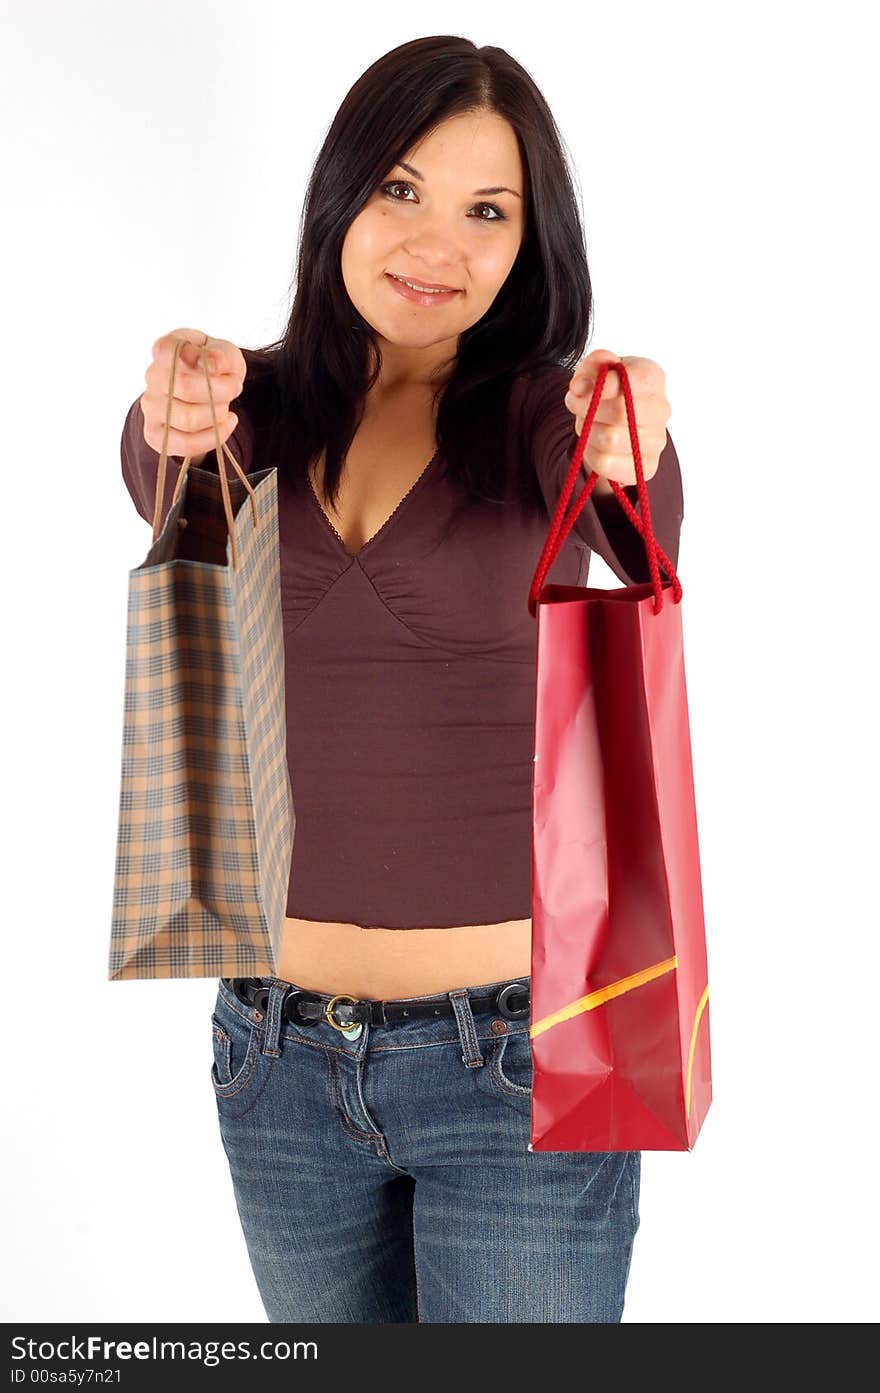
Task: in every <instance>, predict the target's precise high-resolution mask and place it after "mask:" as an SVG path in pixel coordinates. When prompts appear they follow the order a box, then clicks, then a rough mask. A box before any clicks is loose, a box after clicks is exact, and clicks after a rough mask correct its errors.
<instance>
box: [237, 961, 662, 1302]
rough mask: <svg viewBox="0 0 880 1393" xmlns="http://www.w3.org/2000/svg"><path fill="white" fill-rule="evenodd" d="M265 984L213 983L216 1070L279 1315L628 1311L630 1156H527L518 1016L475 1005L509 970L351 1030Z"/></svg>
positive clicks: (246, 1206)
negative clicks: (291, 1013)
mask: <svg viewBox="0 0 880 1393" xmlns="http://www.w3.org/2000/svg"><path fill="white" fill-rule="evenodd" d="M515 980H516V981H518V982H523V983H525V984H528V983H529V980H530V979H529V978H528V977H521V978H516V979H515ZM259 981H260V982H261V984H262V985H263V986H266V987H269V988H271V990H270V992H269V998H268V1001H267V1003H266V1011H265V1015H263V1014H261V1013H260V1012H259V1011H255V1010H254V1008H252V1007H249V1006H247V1005H245V1004H243V1003H242V1002H240V1001H239V1000H238V999H237V998H236V997H235V996H234V995H233V994H232V992H231V991H229V990H228V988H227V987H226V985H225V984H224V983H223V982H222V981H221V982H220V983H219V986H218V992H217V1000H216V1003H215V1007H214V1014H213V1017H212V1032H213V1053H214V1062H213V1066H212V1069H211V1082H212V1086H213V1089H214V1093H215V1095H216V1101H217V1110H218V1118H219V1124H220V1134H221V1138H222V1141H223V1146H224V1149H225V1151H226V1155H227V1157H228V1160H229V1166H230V1171H231V1175H232V1184H233V1190H234V1194H235V1201H236V1205H237V1208H238V1214H239V1218H240V1220H241V1226H242V1229H243V1232H244V1239H245V1242H246V1244H247V1250H248V1255H249V1257H250V1262H251V1266H252V1268H253V1272H254V1276H255V1278H256V1282H257V1286H258V1288H259V1292H260V1297H261V1299H262V1302H263V1306H264V1307H265V1310H266V1314H267V1316H268V1318H269V1320H270V1321H295V1322H299V1321H302V1322H308V1321H327V1322H357V1323H361V1322H367V1323H370V1324H375V1323H378V1322H386V1321H389V1322H401V1321H430V1322H438V1321H441V1322H452V1323H457V1322H504V1321H525V1322H529V1321H536V1322H543V1323H546V1322H554V1323H557V1322H583V1321H590V1322H619V1321H620V1319H621V1315H622V1312H623V1302H624V1290H625V1287H626V1282H627V1278H628V1275H629V1268H630V1259H631V1256H632V1246H633V1240H634V1238H635V1234H636V1230H637V1229H638V1226H639V1215H638V1197H639V1178H640V1165H641V1153H640V1152H638V1151H623V1152H549V1151H544V1152H541V1151H538V1152H531V1151H529V1150H528V1142H529V1109H530V1090H531V1067H532V1066H531V1050H530V1045H529V1037H528V1017H527V1016H526V1017H525V1018H523V1019H518V1020H506V1019H505V1018H504V1016H502V1015H501V1014H500V1013H496V1012H494V1011H493V1012H492V1013H491V1014H485V1015H481V1014H475V1013H474V1012H473V1011H472V1010H471V1002H472V1001H473V1000H475V999H476V998H479V997H484V996H486V995H490V996H494V995H496V994H497V992H498V990H499V989H500V987H501V986H502V985H504V984H503V983H501V982H494V983H487V984H483V985H480V986H475V987H470V988H461V989H457V990H455V991H451V992H441V993H438V994H436V996H435V997H431V996H426V997H424V998H422V999H423V1000H432V999H436V1000H438V1001H440V1000H443V999H444V998H451V999H452V1000H453V1003H454V1006H455V1014H454V1015H447V1016H439V1017H436V1018H418V1019H413V1020H404V1021H399V1022H398V1021H395V1022H393V1023H391V1024H389V1025H385V1026H382V1027H381V1028H380V1027H371V1026H370V1025H369V1024H366V1023H364V1024H363V1025H362V1027H361V1030H360V1033H359V1034H358V1036H357V1038H352V1039H349V1038H346V1036H345V1035H343V1034H342V1033H341V1032H340V1031H339V1030H337V1029H335V1028H334V1027H333V1026H332V1025H330V1023H329V1022H328V1021H325V1020H320V1021H318V1022H317V1023H308V1022H304V1023H302V1024H300V1023H297V1024H292V1023H290V1022H288V1021H286V1020H284V1019H283V1018H282V1016H281V1005H282V1002H283V998H284V995H285V992H286V991H288V990H289V988H290V986H291V984H290V983H288V982H284V981H282V980H281V979H280V978H277V977H263V978H260V979H259Z"/></svg>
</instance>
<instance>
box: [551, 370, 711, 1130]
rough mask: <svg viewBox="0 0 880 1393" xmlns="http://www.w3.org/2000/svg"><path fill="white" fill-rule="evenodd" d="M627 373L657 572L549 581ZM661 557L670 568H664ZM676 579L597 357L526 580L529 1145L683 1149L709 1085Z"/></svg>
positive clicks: (644, 526) (648, 542)
mask: <svg viewBox="0 0 880 1393" xmlns="http://www.w3.org/2000/svg"><path fill="white" fill-rule="evenodd" d="M609 367H611V368H614V369H615V370H616V371H617V372H618V373H619V375H620V379H621V389H622V393H623V396H624V399H625V402H626V408H627V418H628V421H629V430H630V440H631V444H632V450H633V458H634V461H635V466H636V475H637V480H638V494H639V502H640V505H641V516H640V517H639V515H638V514H637V513H636V512H635V510H634V509H633V508H632V506H631V504H630V502H629V499H628V498H627V497H626V495H625V493H624V491H623V489H622V488H621V487H620V486H619V485H617V484H616V483H615V484H614V492H615V494H616V497H617V498H618V500H619V502H620V503H621V505H622V506H623V507H624V508H625V510H626V513H627V516H628V517H629V519H630V521H631V522H632V523H633V525H634V526H635V527H636V528H637V529H638V531H639V532H640V533H641V535H642V538H643V540H644V542H645V546H646V550H647V556H648V565H649V572H650V575H651V581H650V583H648V584H643V585H633V586H626V587H624V588H623V589H616V590H601V589H596V588H591V587H582V586H564V585H552V584H551V585H545V586H543V588H542V584H543V580H544V577H545V575H546V574H547V571H548V570H549V568H550V566H551V565H552V563H553V561H554V559H555V557H556V555H557V554H558V552H559V548H560V547H561V545H562V543H563V541H564V539H565V537H566V535H567V533H568V531H569V530H570V528H571V525H572V523H573V522H574V520H575V518H576V517H577V515H578V513H579V512H580V509H581V508H582V507H583V505H584V503H585V502H586V500H587V498H588V497H589V495H590V492H591V491H592V488H593V485H594V483H595V480H596V475H595V474H593V475H591V476H590V477H589V478H588V479H587V482H586V484H585V486H584V489H583V490H582V491H581V493H580V494H579V496H578V500H577V503H576V504H575V505H574V507H573V509H572V512H571V514H570V515H569V518H568V519H567V520H566V521H565V522H563V517H564V514H565V509H566V507H567V505H568V500H569V497H570V495H571V491H572V488H573V486H574V482H575V477H576V475H577V472H578V470H579V468H580V463H581V459H582V456H583V453H584V448H585V446H586V442H587V439H588V437H589V433H590V428H591V426H592V422H593V418H594V416H595V413H596V408H597V406H598V402H599V399H600V397H601V393H602V386H603V383H604V380H605V374H606V372H607V370H608V368H609ZM658 563H659V564H662V566H663V569H664V570H665V571H666V573H667V575H668V576H669V577H670V580H669V581H668V582H666V583H661V580H660V575H659V568H658ZM681 594H682V590H681V585H680V584H679V581H678V577H677V576H676V575H675V572H674V569H673V567H672V564H671V562H670V561H669V558H668V557H667V556H666V554H665V552H663V551H662V550H661V548H660V547H659V545H658V543H657V541H656V538H655V537H654V533H653V529H652V526H651V517H650V508H649V503H648V495H647V489H646V487H645V480H644V475H643V472H642V461H641V455H640V453H639V442H638V433H637V429H636V422H635V415H634V410H633V403H632V394H631V391H630V386H629V380H628V377H627V373H626V368H625V367H624V365H623V364H622V363H610V364H602V365H601V367H600V368H599V371H598V377H597V380H596V384H595V388H594V391H593V396H592V400H591V403H590V408H589V411H588V413H587V416H586V418H585V421H584V426H583V430H582V431H581V435H580V438H579V440H578V444H577V446H576V448H575V450H574V453H573V455H572V459H571V464H570V469H569V473H568V475H567V477H566V482H565V486H564V488H563V493H562V497H561V498H560V500H559V504H558V505H557V508H556V511H555V513H554V516H553V519H552V522H551V525H550V531H549V533H548V537H547V541H546V543H545V546H544V549H543V552H542V554H541V559H540V561H539V563H538V566H537V569H536V571H535V576H534V579H533V581H532V585H531V588H530V592H529V609H530V612H531V613H532V615H533V616H534V615H535V614H536V613H537V622H538V639H537V656H536V669H537V670H536V677H537V687H536V713H535V714H536V720H535V762H534V781H533V838H532V870H533V885H532V935H533V936H532V962H531V973H532V978H531V1014H530V1042H531V1050H532V1065H533V1070H532V1076H533V1083H532V1095H531V1125H530V1142H529V1150H530V1151H628V1150H662V1151H681V1150H689V1149H690V1148H692V1147H693V1145H694V1142H695V1140H696V1137H697V1134H698V1132H699V1130H700V1128H701V1126H702V1123H703V1120H704V1118H705V1116H706V1112H707V1110H708V1108H709V1105H710V1102H711V1098H712V1085H711V1068H710V1052H709V1013H708V996H709V988H708V982H707V955H706V940H705V925H704V919H703V898H702V885H701V876H700V861H699V847H698V838H697V819H696V808H695V799H694V783H693V769H692V763H691V745H690V731H689V724H688V705H687V692H686V686H685V670H684V649H683V636H682V624H681Z"/></svg>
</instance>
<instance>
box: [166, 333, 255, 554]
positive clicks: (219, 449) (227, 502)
mask: <svg viewBox="0 0 880 1393" xmlns="http://www.w3.org/2000/svg"><path fill="white" fill-rule="evenodd" d="M185 343H191V344H192V346H193V348H200V349H201V350H202V353H201V359H202V365H203V367H204V369H205V377H206V379H207V383H208V401H209V402H210V404H211V417H212V419H213V422H214V439H215V440H216V442H217V443H216V445H215V446H214V453H215V454H216V456H217V472H218V473H219V475H220V492H221V494H222V495H223V511H224V513H225V514H226V527H227V529H228V532H229V539H230V541H231V543H232V569H233V570H234V571H235V570H237V569H238V549H237V547H236V545H235V520H234V518H233V516H232V500H231V498H230V495H229V479H228V478H227V475H226V467H225V465H224V463H223V454H224V453H225V455H226V457H227V459H229V460H230V462H231V463H232V466H233V468H234V469H235V471H236V473H237V474H238V477H239V478H240V479H241V482H242V483H243V484H244V486H245V488H246V489H247V491H248V493H249V494H250V498H251V511H252V513H253V518H254V527H256V526H257V523H258V516H257V500H256V495H255V493H254V486H253V484H252V483H251V481H250V479H249V478H248V477H247V475H246V474H245V472H244V470H243V469H242V467H241V465H240V464H239V462H238V460H237V459H236V458H235V455H234V454H233V453H232V451H231V450H230V449H229V447H228V445H227V444H226V441H225V440H221V439H220V427H219V426H218V425H217V412H216V411H215V410H214V391H213V388H212V386H211V374H210V372H209V371H208V358H207V354H206V352H205V350H206V349H207V346H208V336H207V334H206V335H205V342H204V343H202V344H199V343H193V340H192V339H178V340H177V342H176V343H175V345H174V356H173V358H172V360H171V384H170V386H169V388H168V405H167V406H166V408H165V429H164V431H163V433H162V449H161V451H160V454H159V469H158V472H157V474H156V499H155V503H154V505H153V541H154V542H155V541H156V539H157V537H158V536H159V533H160V531H161V528H160V525H159V518H160V514H161V511H162V499H163V497H164V495H165V470H166V461H167V458H168V432H169V431H170V429H171V402H172V400H173V399H174V378H175V376H176V374H177V359H178V357H179V356H180V350H181V348H182V347H183V345H184V344H185ZM191 459H192V455H185V456H184V460H183V464H182V465H181V467H180V473H179V474H178V476H177V483H176V484H175V485H174V492H173V494H172V495H171V503H170V504H169V507H173V506H174V504H175V502H176V501H177V495H178V494H179V493H180V490H181V489H182V487H183V481H184V479H185V478H186V475H187V473H188V472H189V465H190V460H191ZM178 521H179V522H180V523H181V525H182V526H183V527H185V526H186V518H180V519H178Z"/></svg>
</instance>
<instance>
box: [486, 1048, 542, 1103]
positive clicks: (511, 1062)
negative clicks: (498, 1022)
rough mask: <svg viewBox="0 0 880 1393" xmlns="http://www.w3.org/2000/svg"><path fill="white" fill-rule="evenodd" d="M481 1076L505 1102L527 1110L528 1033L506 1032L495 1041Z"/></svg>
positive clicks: (529, 1097) (529, 1076)
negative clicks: (484, 1077)
mask: <svg viewBox="0 0 880 1393" xmlns="http://www.w3.org/2000/svg"><path fill="white" fill-rule="evenodd" d="M479 1072H480V1073H481V1074H485V1075H486V1080H487V1082H488V1084H489V1087H490V1089H491V1090H492V1091H493V1092H494V1093H496V1094H500V1095H501V1097H503V1098H505V1099H506V1100H507V1101H508V1102H513V1103H515V1104H518V1105H519V1106H520V1107H525V1108H527V1109H528V1108H531V1101H532V1048H531V1043H530V1041H529V1032H528V1030H508V1031H506V1032H505V1033H504V1034H503V1035H499V1036H497V1037H496V1039H495V1043H494V1045H493V1046H492V1049H491V1051H490V1053H489V1057H488V1059H487V1060H486V1064H485V1066H484V1068H482V1069H480V1070H479Z"/></svg>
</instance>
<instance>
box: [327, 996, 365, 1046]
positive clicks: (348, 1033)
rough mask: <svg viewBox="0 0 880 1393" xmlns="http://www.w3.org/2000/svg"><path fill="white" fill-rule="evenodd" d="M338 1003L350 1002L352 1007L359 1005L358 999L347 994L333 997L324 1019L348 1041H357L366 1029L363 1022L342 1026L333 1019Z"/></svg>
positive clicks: (328, 1003) (328, 1004)
mask: <svg viewBox="0 0 880 1393" xmlns="http://www.w3.org/2000/svg"><path fill="white" fill-rule="evenodd" d="M337 1001H350V1002H351V1004H352V1006H356V1005H357V997H356V996H349V995H348V993H347V992H339V993H338V994H337V995H336V996H332V997H331V998H330V1000H329V1001H328V1002H327V1005H326V1006H325V1007H324V1017H325V1019H326V1020H327V1022H328V1023H329V1024H330V1025H332V1027H333V1029H334V1030H338V1031H340V1032H341V1033H342V1034H343V1035H344V1036H345V1038H346V1040H356V1039H357V1038H358V1036H359V1035H360V1033H361V1031H362V1030H363V1028H364V1023H363V1021H355V1022H354V1023H353V1024H352V1025H341V1024H340V1022H339V1021H336V1020H334V1019H333V1008H334V1006H335V1005H336V1003H337Z"/></svg>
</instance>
